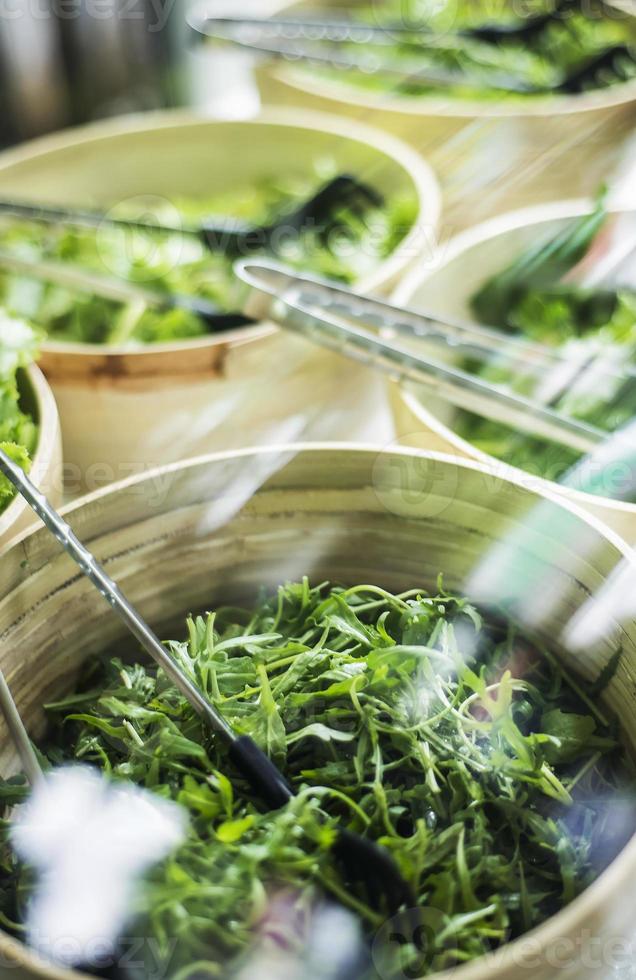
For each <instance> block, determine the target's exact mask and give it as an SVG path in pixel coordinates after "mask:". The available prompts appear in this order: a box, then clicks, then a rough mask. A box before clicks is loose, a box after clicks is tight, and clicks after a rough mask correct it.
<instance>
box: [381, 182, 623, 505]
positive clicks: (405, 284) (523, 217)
mask: <svg viewBox="0 0 636 980" xmlns="http://www.w3.org/2000/svg"><path fill="white" fill-rule="evenodd" d="M593 208H594V202H593V200H591V199H588V198H575V199H572V200H568V201H553V202H551V203H549V204H534V205H531V206H530V207H526V208H520V209H519V210H516V211H510V212H507V213H505V214H501V215H498V216H497V217H495V218H489V219H488V220H487V221H484V222H482V223H480V224H478V225H474V226H473V227H472V228H468V229H467V230H465V231H462V232H460V233H459V234H458V235H456V236H455V237H454V238H452V239H451V240H450V241H449V242H448V244H447V245H445V246H444V247H443V249H442V250H441V251H440V254H439V256H438V260H437V262H435V263H434V265H433V266H432V267H431V268H429V269H426V270H424V272H422V271H421V270H415V269H414V270H412V271H411V272H410V273H409V274H408V275H407V276H405V277H404V279H402V281H401V282H400V283H399V284H398V286H397V287H396V289H395V290H394V291H393V293H392V295H391V301H392V302H393V303H395V304H396V305H398V306H408V305H409V304H410V303H411V301H412V300H413V297H414V296H415V294H416V292H417V290H418V289H419V288H420V287H421V286H424V285H425V284H426V283H427V282H428V281H429V280H432V279H433V278H434V277H435V275H436V274H437V273H438V272H439V271H440V270H441V269H444V268H445V267H446V266H447V265H449V264H450V263H451V262H453V261H454V260H455V259H457V258H460V257H461V256H462V255H464V254H465V253H467V252H468V251H469V250H470V249H472V248H475V247H476V246H479V245H482V244H485V243H486V242H489V241H492V240H494V239H496V238H499V237H500V236H503V235H506V234H508V233H510V232H514V231H518V230H520V229H522V228H529V227H534V226H537V227H538V226H540V225H542V224H547V223H549V222H551V221H558V220H561V219H567V218H579V217H582V216H583V215H585V214H589V213H591V211H592V210H593ZM608 211H609V212H610V213H618V212H623V213H636V204H632V205H631V206H626V205H621V204H620V203H619V202H616V203H613V204H610V205H609V206H608ZM394 397H396V398H398V399H399V400H400V401H401V402H402V403H403V404H404V405H406V407H407V408H408V410H409V411H410V412H412V414H413V415H414V416H415V417H416V418H417V419H418V421H419V422H421V423H422V424H423V425H425V426H426V427H427V428H428V429H430V430H431V431H432V432H434V433H435V434H436V435H437V436H439V437H440V438H442V439H444V441H445V442H448V444H449V446H450V447H452V449H450V450H449V451H451V452H452V451H454V452H458V453H460V454H466V456H467V457H468V458H469V459H473V460H476V461H477V462H479V463H481V464H483V465H486V466H489V467H490V468H491V470H492V469H493V468H496V469H497V472H498V473H501V474H502V475H503V476H505V477H506V478H507V479H508V478H512V479H516V480H519V479H520V478H523V479H525V481H526V483H527V481H528V480H531V481H532V483H533V486H534V485H536V487H537V488H538V489H540V491H541V492H542V493H543V492H545V491H546V490H548V489H552V488H555V487H559V484H557V483H556V482H555V481H554V480H548V479H546V478H545V477H542V476H538V475H535V474H534V473H530V472H529V471H528V470H522V469H521V468H520V467H518V466H512V465H511V464H510V463H506V461H505V460H503V459H499V458H498V457H496V456H491V455H490V454H489V453H486V452H484V451H483V450H481V449H479V448H478V447H477V446H474V445H473V444H472V443H471V442H469V441H468V439H464V438H463V437H462V436H460V435H458V434H457V433H456V432H455V430H454V429H453V428H451V426H450V425H447V424H446V423H445V422H442V421H441V420H440V419H439V418H438V416H437V415H436V414H435V413H434V412H431V411H430V410H429V409H428V408H426V407H425V406H424V405H423V404H422V402H421V401H420V399H419V398H418V397H417V395H416V394H415V393H414V392H412V391H409V390H408V389H407V388H406V387H405V386H404V385H403V384H396V385H394ZM557 492H558V493H561V494H562V495H564V496H565V497H566V498H567V499H569V500H572V501H575V502H576V503H578V504H580V505H581V506H582V507H584V508H587V507H590V506H595V507H602V508H603V509H607V510H608V511H614V512H616V513H617V514H629V515H633V514H636V503H629V502H627V501H622V500H616V499H614V498H612V497H602V496H599V495H597V494H592V493H587V492H586V491H584V490H577V489H575V488H573V487H560V488H559V490H558V491H557Z"/></svg>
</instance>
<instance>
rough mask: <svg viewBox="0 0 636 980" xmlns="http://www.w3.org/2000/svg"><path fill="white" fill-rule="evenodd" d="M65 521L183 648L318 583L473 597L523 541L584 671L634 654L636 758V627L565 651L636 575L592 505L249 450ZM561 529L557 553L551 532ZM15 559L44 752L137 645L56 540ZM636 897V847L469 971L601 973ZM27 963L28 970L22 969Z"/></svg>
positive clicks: (32, 545) (7, 570)
mask: <svg viewBox="0 0 636 980" xmlns="http://www.w3.org/2000/svg"><path fill="white" fill-rule="evenodd" d="M539 504H540V505H541V508H542V514H543V517H544V519H545V524H544V525H542V526H543V528H544V530H542V529H541V527H540V526H539V525H537V524H536V523H535V525H534V528H533V530H532V532H531V533H529V534H528V533H527V523H526V521H527V518H528V516H529V515H530V514H532V513H534V512H535V509H536V508H537V506H538V505H539ZM66 514H67V517H68V519H69V521H70V523H71V524H72V526H73V528H74V530H75V531H76V533H77V534H78V535H79V536H80V538H81V539H82V540H83V541H84V543H85V544H86V545H87V546H88V547H89V548H90V549H91V550H92V551H93V552H94V553H95V554H96V556H97V558H98V559H99V560H100V561H101V562H102V563H104V564H105V566H106V568H107V569H108V571H109V573H110V574H111V575H113V576H114V578H115V579H116V580H117V581H118V583H119V584H120V586H121V587H122V589H123V590H124V592H125V594H126V595H127V596H128V597H129V598H130V599H131V600H132V602H133V603H135V605H136V606H137V607H138V608H139V610H140V612H141V613H142V615H143V616H144V617H145V618H146V619H147V620H148V622H149V623H150V624H151V625H152V626H153V627H154V628H155V629H156V630H157V631H158V632H159V634H160V635H172V636H176V635H181V634H182V633H183V629H184V617H185V615H186V614H187V613H189V612H196V611H197V610H199V609H211V608H214V606H215V605H216V604H217V603H231V604H234V603H243V602H252V601H254V600H255V599H256V597H257V595H258V593H259V592H260V590H261V589H262V588H268V589H275V588H276V587H277V585H279V584H280V583H282V582H285V581H287V580H294V579H297V578H299V577H301V576H302V575H308V576H309V577H310V579H311V581H313V582H319V581H323V580H331V581H334V582H340V583H342V584H344V585H354V584H360V583H362V582H367V583H372V584H376V585H379V586H383V587H385V588H387V589H391V590H395V591H401V590H406V589H410V588H417V587H418V586H421V587H428V588H433V589H435V587H436V584H435V583H436V580H437V576H438V574H439V573H440V572H443V574H444V585H445V587H446V588H447V589H448V590H451V591H455V590H462V589H463V588H464V587H465V585H466V582H467V580H468V579H469V577H470V575H471V573H472V572H473V571H474V570H475V568H476V566H477V563H478V562H480V561H481V560H483V559H484V558H485V556H487V555H488V554H489V553H490V552H491V549H493V548H499V549H500V547H501V545H502V543H504V542H505V541H507V540H509V538H510V536H512V537H513V538H514V536H515V535H517V534H518V533H521V534H522V535H523V540H524V546H523V548H522V549H520V550H519V551H517V552H515V553H514V557H512V558H511V574H512V575H514V574H515V572H516V571H517V569H518V568H521V569H522V571H523V575H524V580H525V581H526V582H527V584H528V588H529V589H531V590H536V592H537V593H540V592H541V591H542V590H543V589H544V588H545V584H546V582H548V581H549V582H550V583H551V589H552V592H553V598H554V600H555V601H554V602H553V603H552V608H551V611H550V613H549V615H548V616H547V617H546V618H545V619H544V621H543V623H542V625H541V627H540V630H539V632H540V634H541V636H542V638H543V639H544V640H546V642H547V643H548V645H549V647H550V648H551V649H552V650H553V651H554V652H555V653H556V655H557V656H558V657H559V658H560V659H562V660H563V661H564V662H565V663H566V664H567V667H568V669H569V670H572V671H573V672H574V673H578V674H581V675H584V676H585V677H586V678H588V679H590V680H591V679H594V678H596V677H597V676H598V674H599V672H600V671H601V669H602V667H603V666H604V665H605V664H606V663H607V662H608V660H609V659H610V657H611V656H612V654H613V653H614V651H615V649H616V644H617V643H620V644H622V648H623V657H622V659H621V661H620V664H619V667H618V670H617V673H616V675H615V676H614V678H613V680H612V681H611V683H610V685H609V687H608V689H607V692H606V694H605V695H604V698H606V700H607V703H608V704H609V705H610V706H611V708H612V710H614V711H615V712H616V713H617V715H618V717H619V719H620V721H621V722H622V724H623V727H624V734H625V739H626V743H627V746H628V748H629V749H630V750H632V751H633V750H634V749H636V713H635V712H634V689H635V684H636V627H635V626H634V624H633V623H632V624H630V625H629V626H628V627H624V628H623V627H621V626H620V625H619V624H618V623H616V622H614V621H613V620H612V621H611V622H610V624H609V625H610V627H611V633H612V636H611V638H610V637H609V636H608V638H607V640H604V641H603V642H602V643H600V644H598V645H597V646H595V647H592V646H589V647H588V648H587V649H586V650H584V651H583V652H582V653H581V652H579V653H578V654H576V655H573V654H570V653H568V652H567V651H566V650H565V649H563V648H562V647H561V646H560V644H559V637H560V636H561V634H562V632H563V629H564V626H565V624H566V623H567V622H569V620H570V618H571V616H572V615H573V614H574V613H575V612H576V611H577V610H578V609H580V608H581V606H582V605H583V603H585V602H588V601H590V597H591V596H594V595H596V593H597V592H598V590H599V589H600V588H601V587H602V585H603V584H604V583H605V582H606V581H607V580H608V578H610V577H611V576H612V574H613V572H614V571H615V570H616V567H617V566H618V565H619V563H621V562H627V563H628V565H629V566H630V568H631V570H632V574H633V572H634V571H636V559H635V557H634V554H633V553H632V552H631V551H629V550H628V549H627V548H626V547H625V546H624V545H623V544H622V543H621V542H620V539H619V538H618V536H615V535H614V534H613V533H612V532H611V531H609V530H606V529H605V528H604V527H603V525H601V524H600V523H599V522H596V521H595V520H594V519H593V518H591V517H588V516H587V515H585V514H584V512H582V511H581V510H580V509H579V508H577V507H574V506H572V505H571V504H570V503H568V502H565V501H560V500H559V499H558V498H557V497H555V496H553V495H550V494H536V493H532V492H530V491H528V490H526V489H524V488H523V487H522V486H521V485H520V484H519V483H518V482H516V481H514V480H504V479H501V480H499V481H496V482H493V480H492V476H491V474H490V473H489V471H488V470H487V469H486V468H484V467H481V466H479V465H478V464H475V463H471V462H464V463H457V462H456V461H453V460H452V459H450V458H448V457H444V456H438V455H436V454H428V455H427V454H423V453H418V452H413V451H409V450H399V451H395V452H388V453H385V454H378V452H376V451H374V450H369V449H362V448H355V447H352V446H346V445H340V446H331V447H328V446H305V447H298V448H297V449H296V451H295V452H292V453H289V452H281V450H280V449H275V448H274V449H263V450H260V451H256V452H255V451H249V450H248V451H245V452H235V453H228V454H218V455H216V456H211V457H206V458H202V459H199V460H194V461H189V462H186V463H182V464H176V465H173V466H171V467H166V468H163V469H161V470H158V471H156V472H154V473H151V474H147V475H146V476H145V477H139V478H136V479H132V480H129V481H127V482H125V483H123V484H121V485H118V486H114V487H112V488H109V489H107V490H105V491H101V492H98V493H96V494H94V495H92V496H90V497H88V498H87V499H86V500H84V501H81V502H78V503H77V504H74V505H73V506H72V507H71V508H69V509H68V510H67V511H66ZM555 522H556V524H557V526H558V527H559V530H560V532H561V539H560V544H559V547H558V548H555V547H554V538H553V534H552V533H548V530H549V529H553V528H554V524H555ZM524 528H525V529H526V530H524ZM0 559H1V560H0V595H1V596H2V598H1V599H0V660H1V662H2V668H3V671H4V673H5V675H6V679H7V681H8V683H9V685H10V687H11V690H12V692H13V694H14V696H15V699H16V701H17V704H18V707H19V709H20V711H21V713H22V715H23V717H24V718H25V720H26V722H27V724H28V726H29V729H30V732H31V734H32V736H33V737H34V738H36V739H40V738H42V737H43V734H44V731H45V714H44V711H43V707H42V706H43V705H44V704H46V703H48V702H50V701H54V700H57V699H58V698H61V697H62V696H64V695H66V694H68V693H70V692H71V691H72V690H73V688H74V685H75V683H76V680H77V676H78V672H79V671H80V669H81V665H82V663H83V662H84V661H85V660H86V659H87V658H88V657H89V656H93V655H96V654H99V653H102V652H105V651H107V650H109V649H111V648H113V646H114V645H116V649H117V651H118V653H119V654H122V653H123V651H124V650H125V649H126V644H127V641H126V635H125V632H124V630H123V627H122V626H121V624H120V622H119V620H118V618H117V617H116V616H113V614H112V611H111V610H110V608H109V607H108V605H107V603H105V602H104V600H103V599H102V597H101V596H100V595H99V594H98V593H97V592H96V591H95V589H94V588H93V587H92V586H91V585H90V584H89V583H88V581H87V580H86V579H84V578H83V577H82V576H79V575H78V574H77V570H76V567H75V565H74V564H73V563H72V562H71V561H70V559H69V558H68V557H67V556H66V555H65V554H63V553H62V552H61V550H60V547H59V545H58V544H57V542H56V541H55V540H54V539H53V538H52V536H51V535H50V534H49V532H47V531H46V530H44V529H40V530H38V531H35V532H33V533H31V534H28V535H24V536H22V538H21V539H20V540H19V542H18V543H16V544H15V545H14V546H13V547H12V548H5V549H4V550H3V551H2V552H1V554H0ZM497 598H500V596H499V595H498V596H497ZM175 629H176V630H177V633H175V632H172V631H173V630H175ZM0 734H1V736H2V738H1V740H0V769H1V771H2V774H3V775H4V776H7V775H9V774H11V773H15V772H16V771H17V770H18V769H19V763H18V760H17V758H16V756H15V752H14V750H13V748H12V745H11V743H10V739H9V737H8V735H7V732H6V729H5V727H4V722H0ZM635 898H636V840H634V839H633V840H632V841H631V842H630V844H629V845H628V846H627V848H626V850H624V851H623V852H622V854H621V855H620V857H619V858H618V859H617V860H616V861H615V862H614V863H613V864H612V865H611V866H610V867H609V868H608V869H607V870H606V871H605V872H604V873H603V875H602V876H601V877H600V878H599V879H598V880H597V881H596V883H595V884H593V885H592V886H591V887H590V888H589V889H588V890H587V891H586V892H584V894H583V895H582V896H580V897H579V898H578V899H577V900H576V901H575V902H573V903H572V904H571V905H570V906H568V907H567V908H566V909H565V910H564V911H562V912H561V913H559V914H558V915H556V916H555V917H554V918H552V919H550V920H549V921H548V922H547V923H546V924H545V925H544V926H542V927H541V928H539V929H537V930H535V931H534V932H533V933H532V934H531V936H529V937H528V938H527V939H521V940H517V941H516V942H514V943H512V944H510V945H509V946H507V947H505V949H504V950H503V951H502V952H500V953H498V954H496V955H494V956H493V955H491V956H486V957H484V958H482V959H480V960H478V961H475V962H474V963H471V964H468V965H466V966H463V967H460V968H459V969H457V970H454V971H452V976H453V977H456V978H457V980H519V976H520V973H521V972H522V970H523V969H524V968H527V965H528V963H530V962H531V963H532V976H533V980H564V978H566V977H567V978H568V980H571V978H573V977H576V978H577V980H583V978H586V977H595V978H598V972H597V971H596V969H595V968H592V967H591V966H590V964H595V962H596V959H595V957H596V956H597V953H595V952H594V951H595V950H597V951H598V950H599V949H601V950H604V949H606V946H605V945H603V944H604V943H607V942H618V941H620V939H621V938H622V937H626V936H629V937H631V930H632V927H633V902H634V899H635ZM564 942H565V943H566V946H567V949H572V950H574V951H575V952H574V953H573V955H572V957H571V961H572V965H573V969H572V970H569V969H566V968H564V967H563V962H564V960H563V955H564V954H563V944H564ZM612 948H613V947H612ZM0 954H1V955H2V957H3V964H4V965H5V969H7V970H9V969H11V975H12V976H13V975H15V976H19V977H21V978H24V977H32V976H48V977H59V978H64V980H71V978H72V977H73V976H77V974H70V973H68V972H65V971H63V970H60V969H54V968H48V967H45V966H43V964H42V962H41V961H37V960H36V959H35V957H33V956H32V954H30V953H29V951H28V950H27V949H25V947H24V946H22V945H21V944H20V943H19V942H17V941H16V940H14V939H11V938H9V937H8V936H7V935H3V934H0ZM18 964H20V965H21V966H22V972H19V971H18V970H15V971H14V969H12V968H13V967H17V965H18ZM555 964H556V965H555ZM450 975H451V974H444V977H448V976H450ZM438 976H440V975H438Z"/></svg>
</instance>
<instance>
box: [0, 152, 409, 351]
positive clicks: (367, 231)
mask: <svg viewBox="0 0 636 980" xmlns="http://www.w3.org/2000/svg"><path fill="white" fill-rule="evenodd" d="M335 175H336V168H335V165H334V164H333V163H332V161H329V160H325V161H321V162H320V163H319V164H317V168H316V174H315V175H310V176H309V177H304V178H292V177H287V178H279V179H276V180H274V179H271V180H263V181H262V182H261V184H260V185H257V186H248V187H244V188H237V189H236V190H233V191H226V192H225V193H223V194H221V195H217V196H216V197H210V198H209V199H207V200H196V201H195V200H181V201H175V202H168V201H165V200H163V201H162V200H159V199H157V198H151V199H148V200H147V201H145V200H144V199H136V200H135V201H134V202H128V203H126V202H123V203H122V204H120V205H119V207H117V208H113V210H112V214H113V215H116V216H118V217H136V216H138V215H139V214H140V209H141V213H142V214H143V216H144V217H146V218H148V214H149V213H150V214H152V216H153V219H154V220H155V221H156V222H157V223H158V224H161V223H165V224H166V225H167V226H173V227H174V226H176V227H179V223H180V221H183V222H184V223H185V224H189V223H192V224H195V225H196V222H197V219H201V218H202V217H204V216H206V215H222V216H224V217H225V218H227V217H234V218H237V219H244V220H249V221H252V222H254V223H256V224H264V223H267V222H268V221H269V220H271V219H274V218H279V217H280V215H281V214H284V213H285V211H286V210H289V209H290V208H292V207H293V206H294V205H295V204H296V203H298V202H299V201H301V200H304V199H307V198H309V197H310V196H311V195H312V194H313V193H314V192H315V190H316V188H317V187H319V186H320V185H321V184H322V183H324V182H326V181H327V180H329V179H330V178H331V177H334V176H335ZM175 209H176V210H175ZM416 215H417V202H416V200H415V199H414V198H413V197H412V196H410V195H405V196H401V195H399V194H396V195H395V196H394V197H393V198H392V200H391V201H389V202H388V203H387V205H386V207H381V208H376V207H369V208H368V209H367V210H366V211H365V212H364V213H363V214H360V213H359V210H357V211H354V210H352V209H350V208H346V207H343V208H341V209H340V210H339V211H338V213H337V214H334V216H333V228H332V229H330V233H329V234H327V235H324V234H322V233H321V232H320V231H319V230H318V229H316V228H312V227H307V228H306V229H305V230H303V232H302V233H301V234H299V235H298V234H294V235H290V236H288V238H283V239H282V240H279V241H278V242H277V250H276V256H277V258H279V259H280V260H281V261H284V262H286V263H287V264H290V265H292V266H295V267H297V268H304V269H311V270H312V271H313V272H315V273H316V274H318V275H324V276H327V277H330V278H335V279H340V280H343V281H345V282H350V281H353V280H354V279H358V278H360V277H362V276H364V275H366V274H368V273H369V272H370V271H371V270H372V269H373V268H375V267H376V266H377V264H378V262H379V261H381V260H382V259H383V258H385V257H386V256H387V255H389V254H390V253H391V252H392V251H393V250H394V249H395V248H396V246H397V245H398V244H399V242H400V241H401V239H402V238H403V237H404V236H405V235H406V234H407V233H408V231H409V230H410V228H411V227H412V225H413V223H414V221H415V218H416ZM0 241H1V242H2V245H3V247H6V248H7V249H9V248H10V249H12V250H14V251H16V252H17V253H18V254H21V255H24V256H25V257H27V258H43V259H48V260H55V261H63V262H69V263H72V264H74V265H79V266H80V267H84V268H87V269H90V270H92V271H96V272H98V273H100V274H102V275H107V276H110V277H113V276H115V277H117V278H121V279H124V280H130V281H132V282H136V283H141V284H143V285H144V286H146V287H149V288H151V289H154V290H158V291H165V292H176V293H183V294H188V293H190V294H193V295H197V296H200V297H204V298H206V299H209V300H211V301H213V302H214V303H216V304H218V306H219V307H220V308H221V309H222V310H228V311H233V310H237V309H239V308H240V305H241V302H240V300H241V294H240V284H239V283H238V282H237V281H236V280H235V279H234V276H233V273H232V260H231V259H230V258H228V257H226V256H225V255H223V254H221V253H214V252H209V251H208V249H207V248H206V247H205V246H204V245H203V244H202V243H201V242H199V241H198V240H197V239H196V238H195V237H192V236H188V235H175V234H160V233H156V234H155V233H153V232H143V231H140V230H134V231H131V230H128V229H117V228H105V227H103V228H100V229H99V230H97V231H96V230H95V229H89V228H85V229H82V228H71V227H68V226H67V227H63V226H59V227H56V226H46V225H42V224H30V223H28V222H23V221H20V222H16V221H14V220H10V219H5V220H3V221H2V222H1V223H0ZM0 301H2V302H3V303H4V304H5V306H6V307H7V309H9V310H10V311H11V312H12V313H14V314H15V315H16V316H22V317H27V318H28V319H30V320H32V321H33V322H35V323H37V324H39V325H40V326H41V327H42V328H43V329H44V330H45V331H46V332H47V334H48V335H49V336H50V337H51V338H52V339H55V340H66V341H77V342H80V343H91V344H92V343H94V344H111V345H118V346H121V345H123V346H125V345H127V344H151V343H161V342H169V341H179V340H187V339H189V338H195V337H201V336H204V335H205V334H206V333H208V331H209V326H208V325H207V324H206V323H204V321H203V320H201V319H200V318H199V317H198V316H196V315H195V314H194V313H191V312H189V311H187V310H183V309H173V310H169V311H157V310H156V309H151V308H148V307H146V306H145V305H144V304H139V303H138V302H133V303H130V304H126V305H121V304H119V303H115V302H111V301H108V300H104V299H102V298H99V297H95V296H92V295H88V294H80V293H77V292H74V291H70V290H68V289H66V288H63V287H61V286H59V285H55V284H50V283H45V282H42V281H38V280H34V279H29V278H27V277H25V276H17V275H7V274H4V275H2V276H0Z"/></svg>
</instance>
